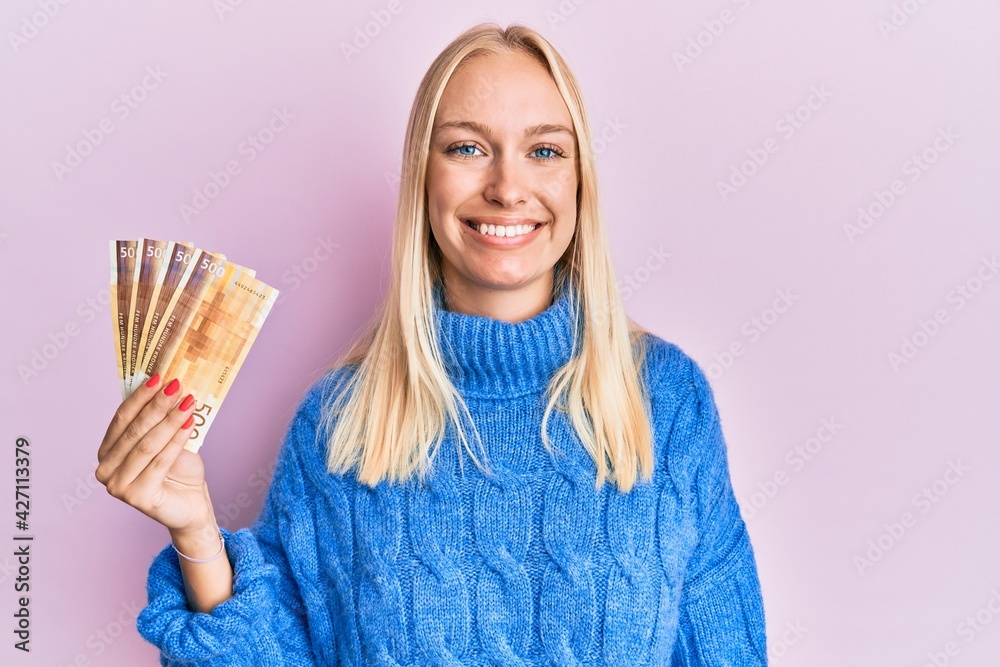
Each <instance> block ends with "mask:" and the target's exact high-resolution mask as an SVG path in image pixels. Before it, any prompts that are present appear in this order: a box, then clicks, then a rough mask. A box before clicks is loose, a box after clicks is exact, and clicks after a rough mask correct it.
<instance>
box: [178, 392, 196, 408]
mask: <svg viewBox="0 0 1000 667" xmlns="http://www.w3.org/2000/svg"><path fill="white" fill-rule="evenodd" d="M192 405H194V396H192V395H191V394H188V395H187V396H185V397H184V400H183V401H181V404H180V405H178V406H177V409H178V410H180V411H181V412H184V411H185V410H187V409H188V408H190V407H191V406H192Z"/></svg>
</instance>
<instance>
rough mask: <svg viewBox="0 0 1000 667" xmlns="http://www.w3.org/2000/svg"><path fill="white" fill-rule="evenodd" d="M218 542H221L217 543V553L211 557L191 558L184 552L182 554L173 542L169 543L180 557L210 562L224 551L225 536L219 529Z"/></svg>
mask: <svg viewBox="0 0 1000 667" xmlns="http://www.w3.org/2000/svg"><path fill="white" fill-rule="evenodd" d="M219 542H220V543H221V544H220V545H219V553H217V554H215V555H214V556H212V557H211V558H191V556H185V555H184V554H182V553H181V552H180V549H178V548H177V547H176V546H175V545H174V543H173V542H171V543H170V546H172V547H174V551H176V552H177V555H178V556H180V557H181V558H183V559H184V560H186V561H188V562H190V563H211V562H212V561H213V560H215V559H216V558H218V557H219V556H221V555H222V554H223V553H225V551H226V538H224V537H223V536H222V531H221V530H220V531H219Z"/></svg>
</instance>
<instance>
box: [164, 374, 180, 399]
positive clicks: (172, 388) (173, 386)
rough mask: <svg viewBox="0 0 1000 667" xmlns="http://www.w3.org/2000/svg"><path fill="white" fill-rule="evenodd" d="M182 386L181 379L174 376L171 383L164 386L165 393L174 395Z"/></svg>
mask: <svg viewBox="0 0 1000 667" xmlns="http://www.w3.org/2000/svg"><path fill="white" fill-rule="evenodd" d="M180 388H181V383H180V381H178V379H177V378H174V379H173V380H171V381H170V384H168V385H167V386H166V387H164V388H163V393H164V394H166V395H167V396H173V395H174V394H176V393H177V390H178V389H180Z"/></svg>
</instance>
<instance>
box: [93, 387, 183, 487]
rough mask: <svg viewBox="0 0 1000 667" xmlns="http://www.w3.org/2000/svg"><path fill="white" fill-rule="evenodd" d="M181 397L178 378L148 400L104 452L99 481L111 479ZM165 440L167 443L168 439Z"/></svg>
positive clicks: (99, 467)
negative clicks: (131, 452) (126, 458)
mask: <svg viewBox="0 0 1000 667" xmlns="http://www.w3.org/2000/svg"><path fill="white" fill-rule="evenodd" d="M147 389H151V388H148V387H147ZM181 396H183V394H182V393H181V391H180V382H179V381H178V380H177V379H176V378H175V379H173V380H171V381H170V382H168V383H167V384H166V386H164V387H163V388H162V389H160V390H159V391H153V396H152V397H147V398H146V401H145V404H144V405H143V406H142V408H141V409H140V410H139V412H138V414H136V415H135V416H134V417H133V418H132V420H131V421H130V422H128V424H126V426H125V428H124V429H123V430H122V431H121V433H120V435H119V436H118V439H117V440H115V441H114V442H113V443H111V446H110V447H109V448H108V449H107V450H106V451H105V452H104V457H103V458H101V459H99V460H100V465H98V466H97V472H96V473H95V474H96V477H97V479H98V480H100V481H103V479H102V477H101V475H104V479H106V478H109V477H111V476H112V475H113V474H114V471H115V470H116V469H117V468H118V466H119V465H120V464H121V462H122V461H123V460H124V459H125V457H126V456H127V455H128V453H129V452H130V451H132V448H133V447H134V446H135V445H136V443H138V442H139V440H140V439H141V438H142V437H144V436H145V435H146V433H148V432H149V430H150V429H152V428H153V427H154V426H156V425H157V424H159V423H160V422H161V421H162V420H163V418H164V417H166V416H167V414H168V413H169V412H170V410H172V409H173V408H174V406H176V405H177V403H178V401H180V399H181ZM140 400H142V399H140ZM163 440H164V442H166V440H167V438H164V439H163Z"/></svg>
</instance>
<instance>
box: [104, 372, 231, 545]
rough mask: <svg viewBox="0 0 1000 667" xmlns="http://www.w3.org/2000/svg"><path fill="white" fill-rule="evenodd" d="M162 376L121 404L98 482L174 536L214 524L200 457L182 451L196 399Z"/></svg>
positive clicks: (107, 436)
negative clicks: (164, 380)
mask: <svg viewBox="0 0 1000 667" xmlns="http://www.w3.org/2000/svg"><path fill="white" fill-rule="evenodd" d="M162 385H163V383H162V381H161V380H160V377H159V375H155V376H153V378H151V379H150V381H149V382H147V383H146V384H145V385H141V386H140V387H139V388H138V389H136V390H135V391H133V392H132V394H131V395H130V396H129V397H128V398H126V399H125V400H124V401H122V404H121V405H120V406H118V410H117V411H116V412H115V416H114V418H113V419H112V420H111V424H110V425H109V426H108V430H107V433H105V435H104V440H103V441H102V442H101V446H100V448H99V449H98V450H97V460H98V462H99V463H98V466H97V470H96V471H95V476H96V477H97V481H99V482H100V483H101V484H104V486H105V487H107V489H108V493H110V494H111V495H112V496H114V497H115V498H118V499H119V500H122V501H123V502H125V503H127V504H129V505H131V506H132V507H134V508H136V509H137V510H139V511H140V512H142V513H143V514H145V515H146V516H148V517H150V518H151V519H153V520H154V521H158V522H159V523H161V524H163V525H164V526H166V527H167V528H168V529H169V530H170V531H171V533H172V534H174V533H178V534H181V533H187V532H192V533H194V532H198V531H202V530H204V528H205V527H207V526H214V525H215V516H214V514H213V512H212V502H211V499H210V498H209V495H208V487H207V486H206V484H205V466H204V464H203V463H202V459H201V455H200V454H197V453H194V452H190V451H188V450H186V449H184V444H185V443H187V441H188V438H189V436H190V434H191V429H192V427H193V425H194V417H193V414H192V413H193V411H194V408H195V400H194V397H193V396H191V395H190V394H187V395H185V394H184V393H183V392H182V391H181V387H180V383H179V382H178V381H177V380H176V379H175V380H172V381H171V382H169V383H167V384H166V386H162Z"/></svg>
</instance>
